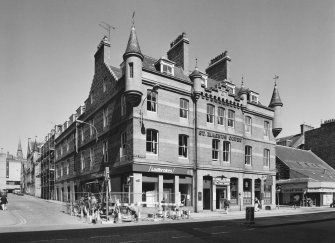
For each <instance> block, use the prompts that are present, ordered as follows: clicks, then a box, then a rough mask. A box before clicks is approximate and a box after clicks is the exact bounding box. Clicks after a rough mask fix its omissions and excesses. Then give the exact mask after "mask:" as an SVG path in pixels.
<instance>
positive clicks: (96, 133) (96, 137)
mask: <svg viewBox="0 0 335 243" xmlns="http://www.w3.org/2000/svg"><path fill="white" fill-rule="evenodd" d="M76 122H79V123H82V124H87V125H89V126H90V127H93V128H94V129H95V139H96V140H97V142H98V130H97V128H96V127H95V126H94V125H92V124H90V123H88V122H84V121H82V120H78V119H76Z"/></svg>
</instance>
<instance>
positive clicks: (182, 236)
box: [171, 235, 192, 239]
mask: <svg viewBox="0 0 335 243" xmlns="http://www.w3.org/2000/svg"><path fill="white" fill-rule="evenodd" d="M190 237H192V236H191V235H181V236H172V237H171V238H173V239H178V238H190Z"/></svg>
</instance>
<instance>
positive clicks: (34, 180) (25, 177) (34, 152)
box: [22, 139, 42, 197]
mask: <svg viewBox="0 0 335 243" xmlns="http://www.w3.org/2000/svg"><path fill="white" fill-rule="evenodd" d="M41 145H42V144H41V143H38V142H37V141H36V139H35V141H34V142H33V141H30V139H29V140H28V146H27V160H26V161H24V162H23V163H22V190H23V192H24V193H26V194H29V195H32V196H36V197H41V163H40V160H39V157H40V154H41V153H40V148H41Z"/></svg>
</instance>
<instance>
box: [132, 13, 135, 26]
mask: <svg viewBox="0 0 335 243" xmlns="http://www.w3.org/2000/svg"><path fill="white" fill-rule="evenodd" d="M132 19H133V20H132V22H133V26H135V11H134V12H133V17H132Z"/></svg>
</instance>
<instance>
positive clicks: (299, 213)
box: [0, 195, 335, 232]
mask: <svg viewBox="0 0 335 243" xmlns="http://www.w3.org/2000/svg"><path fill="white" fill-rule="evenodd" d="M25 197H31V199H32V200H41V201H44V202H49V203H50V204H53V205H54V207H53V208H56V210H55V213H58V214H59V215H60V216H59V221H58V222H57V224H55V225H52V223H50V224H48V225H42V224H41V225H40V227H37V228H38V230H50V229H55V230H57V229H70V228H72V229H78V228H97V227H113V226H115V227H120V226H135V225H150V224H169V223H187V222H200V221H215V220H234V221H235V222H237V223H240V224H245V225H247V226H250V227H276V226H281V225H294V224H304V223H313V222H315V223H317V222H322V221H328V220H334V219H335V208H330V207H329V206H327V207H326V206H324V207H298V208H296V209H294V208H292V207H287V206H280V207H279V208H278V209H272V210H259V211H258V212H255V213H254V220H253V221H246V212H245V210H243V211H230V212H229V213H228V214H227V213H225V212H222V211H217V212H213V211H203V212H200V213H191V217H190V218H189V219H179V220H171V219H148V218H142V219H141V220H140V221H139V222H136V223H135V222H127V223H118V224H114V223H112V222H103V223H102V224H92V223H87V222H86V220H85V219H80V218H79V217H75V216H70V215H68V214H65V213H64V212H63V211H64V210H65V203H63V202H59V201H52V200H44V199H40V198H36V197H32V196H29V195H25ZM33 230H36V225H35V226H32V225H29V222H27V221H26V219H25V218H23V217H22V216H20V214H19V213H17V212H16V211H15V210H10V207H9V210H7V211H0V232H15V231H16V232H18V231H33Z"/></svg>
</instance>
